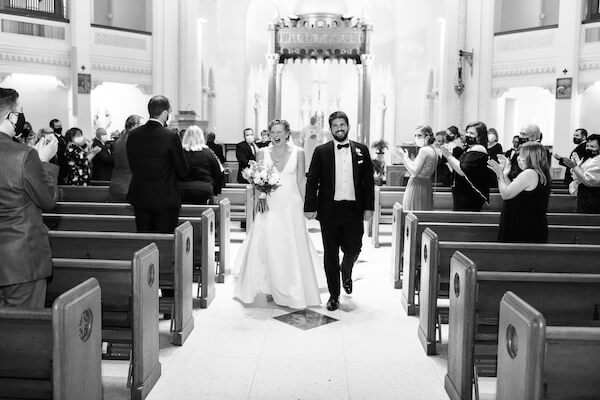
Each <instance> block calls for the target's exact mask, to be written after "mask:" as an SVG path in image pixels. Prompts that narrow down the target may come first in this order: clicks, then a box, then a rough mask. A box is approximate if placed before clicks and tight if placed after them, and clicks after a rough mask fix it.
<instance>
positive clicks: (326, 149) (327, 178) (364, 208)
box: [304, 111, 375, 311]
mask: <svg viewBox="0 0 600 400" xmlns="http://www.w3.org/2000/svg"><path fill="white" fill-rule="evenodd" d="M329 128H330V130H331V134H332V136H333V139H334V140H332V141H330V142H327V143H325V144H322V145H320V146H318V147H317V148H316V149H315V152H314V153H313V157H312V161H311V163H310V167H309V169H308V176H307V180H306V199H305V202H304V215H305V217H306V218H307V219H314V218H317V219H318V220H319V222H320V224H321V236H322V238H323V249H324V264H325V275H326V276H327V287H328V289H329V295H330V297H329V301H328V302H327V309H328V310H329V311H333V310H336V309H337V308H338V307H339V297H340V270H341V274H342V285H343V286H344V290H345V292H346V293H347V294H350V293H352V268H353V266H354V263H355V262H356V260H357V259H358V255H359V253H360V250H361V247H362V236H363V220H365V221H367V220H369V219H371V217H372V216H373V210H374V198H375V195H374V182H373V163H372V162H371V156H370V154H369V149H368V147H367V146H365V145H364V144H362V143H358V142H354V141H351V140H348V132H349V130H350V124H349V123H348V116H347V115H346V114H345V113H343V112H341V111H336V112H334V113H333V114H331V115H330V116H329ZM340 248H341V249H342V252H343V253H344V257H343V259H342V263H341V265H340V260H339V251H340Z"/></svg>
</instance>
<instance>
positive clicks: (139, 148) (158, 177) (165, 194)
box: [127, 120, 188, 210]
mask: <svg viewBox="0 0 600 400" xmlns="http://www.w3.org/2000/svg"><path fill="white" fill-rule="evenodd" d="M127 158H128V159H129V167H130V169H131V184H130V185H129V193H128V194H127V200H128V201H129V203H130V204H131V205H132V206H134V207H137V208H140V209H149V210H153V209H168V208H178V207H180V206H181V194H180V192H179V184H178V180H179V179H183V178H185V176H186V175H187V173H188V165H187V162H186V161H185V157H184V156H183V148H182V147H181V139H180V138H179V135H178V134H176V133H175V132H173V131H172V130H170V129H167V128H165V127H164V126H163V125H162V124H160V123H159V122H158V121H154V120H149V121H148V122H147V123H146V124H145V125H142V126H139V127H137V128H135V129H134V130H132V131H131V132H129V138H128V140H127Z"/></svg>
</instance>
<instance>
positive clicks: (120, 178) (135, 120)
mask: <svg viewBox="0 0 600 400" xmlns="http://www.w3.org/2000/svg"><path fill="white" fill-rule="evenodd" d="M140 125H142V117H140V116H139V115H135V114H134V115H130V116H129V117H127V119H126V120H125V130H124V131H123V133H122V134H121V136H119V138H118V139H117V141H116V142H115V143H114V144H113V153H112V155H113V159H114V162H115V166H114V169H113V171H112V176H111V178H110V186H109V188H108V194H109V197H110V201H115V202H125V201H127V192H128V191H129V184H130V183H131V170H130V169H129V160H128V159H127V139H128V138H129V131H131V130H132V129H134V128H137V127H138V126H140Z"/></svg>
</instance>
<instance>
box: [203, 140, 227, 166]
mask: <svg viewBox="0 0 600 400" xmlns="http://www.w3.org/2000/svg"><path fill="white" fill-rule="evenodd" d="M216 138H217V135H215V133H214V132H209V133H208V134H207V135H206V145H207V146H208V148H209V149H211V150H212V151H213V153H215V155H216V156H217V158H218V159H219V161H221V165H225V155H224V154H223V146H221V145H220V144H217V143H215V140H216Z"/></svg>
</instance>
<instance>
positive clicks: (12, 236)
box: [0, 88, 58, 308]
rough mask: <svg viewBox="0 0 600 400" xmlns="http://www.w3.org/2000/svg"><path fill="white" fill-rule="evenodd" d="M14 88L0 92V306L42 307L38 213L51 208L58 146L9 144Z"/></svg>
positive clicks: (43, 253) (44, 252)
mask: <svg viewBox="0 0 600 400" xmlns="http://www.w3.org/2000/svg"><path fill="white" fill-rule="evenodd" d="M18 110H19V94H18V93H17V91H16V90H13V89H5V88H0V171H2V173H0V215H1V216H2V217H1V218H0V258H1V259H2V263H1V264H0V307H27V308H42V307H44V300H45V297H46V278H47V277H49V276H50V275H51V274H52V255H51V252H50V243H49V241H48V228H46V225H45V224H44V221H43V220H42V210H49V209H52V208H54V206H55V204H56V199H57V197H58V189H57V187H56V180H57V177H58V167H57V166H55V165H53V164H50V163H48V161H49V160H50V159H51V158H52V157H54V155H55V154H56V150H57V148H58V141H57V139H56V138H55V137H54V136H53V135H52V136H46V137H45V138H44V140H41V141H39V142H38V144H37V145H36V147H35V149H33V148H30V147H27V146H23V145H22V144H19V143H14V142H13V141H12V140H11V138H12V137H14V136H15V135H18V134H20V133H21V132H22V129H23V123H24V122H25V117H24V115H23V113H21V112H19V111H18Z"/></svg>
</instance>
